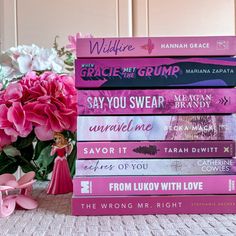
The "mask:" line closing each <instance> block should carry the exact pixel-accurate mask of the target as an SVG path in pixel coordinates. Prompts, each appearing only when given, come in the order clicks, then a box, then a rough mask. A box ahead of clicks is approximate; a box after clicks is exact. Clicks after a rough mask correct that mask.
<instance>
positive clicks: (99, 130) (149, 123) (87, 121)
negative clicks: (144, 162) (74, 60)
mask: <svg viewBox="0 0 236 236" xmlns="http://www.w3.org/2000/svg"><path fill="white" fill-rule="evenodd" d="M235 130H236V115H235V114H232V115H218V116H217V115H198V116H197V115H196V116H194V115H192V116H189V115H173V116H134V115H133V116H78V117H77V134H78V135H77V141H138V140H146V141H152V140H155V141H156V140H159V141H164V140H166V141H170V140H176V141H177V140H178V141H181V140H182V141H183V140H188V141H190V140H194V141H200V140H204V141H206V140H208V141H210V140H236V133H235Z"/></svg>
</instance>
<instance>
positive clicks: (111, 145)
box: [77, 134, 235, 159]
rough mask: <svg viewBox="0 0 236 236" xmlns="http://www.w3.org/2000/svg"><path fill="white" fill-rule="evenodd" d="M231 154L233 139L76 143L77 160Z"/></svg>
mask: <svg viewBox="0 0 236 236" xmlns="http://www.w3.org/2000/svg"><path fill="white" fill-rule="evenodd" d="M78 135H79V134H78ZM233 156H235V142H234V141H207V142H206V141H192V142H191V141H189V142H188V141H182V142H181V141H172V142H167V141H162V142H161V141H153V142H147V141H142V142H77V158H78V159H105V158H147V159H152V158H180V157H181V158H189V157H191V158H199V157H202V158H204V157H205V158H206V157H233Z"/></svg>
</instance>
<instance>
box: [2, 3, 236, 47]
mask: <svg viewBox="0 0 236 236" xmlns="http://www.w3.org/2000/svg"><path fill="white" fill-rule="evenodd" d="M79 31H80V32H82V33H91V34H93V35H95V36H131V35H133V36H147V35H150V36H163V35H234V34H235V0H0V41H1V43H2V49H6V48H8V47H10V46H14V45H15V44H17V43H18V44H31V43H36V44H39V45H40V46H46V47H50V46H52V43H53V40H54V37H55V36H56V35H59V36H60V39H59V43H60V44H61V45H63V44H65V43H66V42H67V35H69V34H75V33H76V32H79Z"/></svg>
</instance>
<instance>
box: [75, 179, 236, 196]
mask: <svg viewBox="0 0 236 236" xmlns="http://www.w3.org/2000/svg"><path fill="white" fill-rule="evenodd" d="M235 181H236V176H235V175H199V176H174V177H173V176H111V177H110V176H94V177H75V178H74V179H73V193H74V195H76V196H115V195H117V196H128V195H169V194H173V195H183V194H187V195H192V194H236V185H235V184H236V183H235Z"/></svg>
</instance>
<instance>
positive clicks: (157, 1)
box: [133, 0, 235, 36]
mask: <svg viewBox="0 0 236 236" xmlns="http://www.w3.org/2000/svg"><path fill="white" fill-rule="evenodd" d="M133 2H134V6H133V8H134V16H133V19H134V30H133V32H134V35H138V36H141V35H150V36H164V35H172V36H174V35H175V36H176V35H235V1H234V0H134V1H133Z"/></svg>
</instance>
